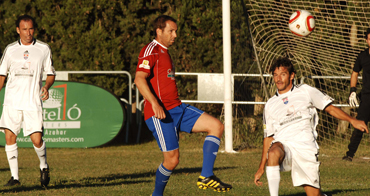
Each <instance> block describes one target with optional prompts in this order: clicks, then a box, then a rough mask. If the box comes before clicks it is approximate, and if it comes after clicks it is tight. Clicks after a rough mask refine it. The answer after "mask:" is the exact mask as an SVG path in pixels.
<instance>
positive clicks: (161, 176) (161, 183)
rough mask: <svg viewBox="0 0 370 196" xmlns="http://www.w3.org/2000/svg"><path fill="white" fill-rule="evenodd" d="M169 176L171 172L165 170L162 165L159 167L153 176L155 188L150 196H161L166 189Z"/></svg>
mask: <svg viewBox="0 0 370 196" xmlns="http://www.w3.org/2000/svg"><path fill="white" fill-rule="evenodd" d="M171 174H172V171H171V170H168V169H166V168H165V167H164V166H163V164H161V165H159V167H158V169H157V172H156V174H155V176H156V178H155V188H154V192H153V194H152V196H163V191H164V188H165V187H166V185H167V182H168V179H170V176H171Z"/></svg>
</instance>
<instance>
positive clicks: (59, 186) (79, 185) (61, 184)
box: [0, 180, 151, 194]
mask: <svg viewBox="0 0 370 196" xmlns="http://www.w3.org/2000/svg"><path fill="white" fill-rule="evenodd" d="M148 182H151V181H150V180H141V181H137V180H135V181H124V182H116V183H106V182H103V183H91V184H89V183H88V184H86V183H85V182H84V181H82V182H81V183H80V182H77V181H74V182H71V181H66V180H65V181H59V182H57V184H56V185H53V186H48V187H47V188H44V187H41V186H39V185H37V186H27V187H25V186H18V187H13V188H11V189H8V190H1V191H0V192H1V193H2V194H4V193H13V192H14V193H16V192H18V193H19V192H27V191H35V190H53V189H66V188H83V187H99V186H101V187H103V186H105V187H107V186H116V185H122V184H137V183H148Z"/></svg>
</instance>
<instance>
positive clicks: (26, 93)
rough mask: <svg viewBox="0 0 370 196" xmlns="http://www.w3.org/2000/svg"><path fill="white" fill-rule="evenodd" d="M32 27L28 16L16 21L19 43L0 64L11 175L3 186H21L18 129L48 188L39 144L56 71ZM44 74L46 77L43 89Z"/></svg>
mask: <svg viewBox="0 0 370 196" xmlns="http://www.w3.org/2000/svg"><path fill="white" fill-rule="evenodd" d="M35 26H36V23H35V20H34V19H33V18H32V17H31V16H28V15H22V16H20V17H18V19H17V21H16V27H17V28H16V29H17V33H18V34H19V37H20V39H19V40H18V41H16V42H14V43H12V44H9V45H8V46H7V47H6V49H5V50H4V53H3V56H2V58H1V62H0V63H1V64H0V89H2V88H3V86H4V83H5V79H6V78H7V83H6V89H5V97H4V103H3V113H2V115H1V119H0V131H2V132H4V133H5V140H6V145H5V151H6V155H7V157H8V162H9V167H10V172H11V175H12V177H11V178H10V180H9V181H8V183H7V184H5V186H14V185H20V182H19V175H18V147H17V143H16V139H17V135H18V134H19V133H20V130H21V125H23V134H24V136H30V138H31V140H32V143H33V146H34V149H35V151H36V154H37V156H38V157H39V160H40V175H41V177H40V182H41V185H42V186H47V185H48V184H49V181H50V176H49V166H48V164H47V161H46V147H45V142H44V141H43V140H42V135H43V119H42V101H44V100H47V99H48V98H49V92H48V89H49V88H50V87H51V86H52V85H53V83H54V80H55V70H54V67H53V63H52V59H51V50H50V47H49V46H48V45H47V44H46V43H43V42H41V41H39V40H36V39H34V38H33V34H34V31H35ZM43 72H45V73H46V74H47V77H46V82H45V85H44V86H42V75H43ZM22 123H23V124H22Z"/></svg>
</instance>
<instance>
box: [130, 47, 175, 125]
mask: <svg viewBox="0 0 370 196" xmlns="http://www.w3.org/2000/svg"><path fill="white" fill-rule="evenodd" d="M138 71H143V72H146V73H148V74H149V77H148V78H147V81H148V85H149V88H150V89H151V91H152V93H153V94H155V95H156V96H157V98H158V100H159V101H160V102H161V103H162V104H163V106H164V107H165V108H166V110H170V109H172V108H174V107H176V106H178V105H180V104H181V101H180V99H179V95H178V91H177V86H176V80H175V67H174V66H173V63H172V60H171V56H170V54H168V50H167V48H166V47H164V46H163V45H161V44H160V43H158V42H157V41H156V40H153V41H152V42H150V43H149V44H147V45H146V46H145V47H144V48H143V49H141V52H140V55H139V62H138V64H137V67H136V72H138ZM152 116H154V112H153V110H152V105H151V104H150V103H149V101H147V100H145V102H144V119H145V120H147V119H148V118H150V117H152Z"/></svg>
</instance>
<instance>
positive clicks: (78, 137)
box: [0, 81, 126, 148]
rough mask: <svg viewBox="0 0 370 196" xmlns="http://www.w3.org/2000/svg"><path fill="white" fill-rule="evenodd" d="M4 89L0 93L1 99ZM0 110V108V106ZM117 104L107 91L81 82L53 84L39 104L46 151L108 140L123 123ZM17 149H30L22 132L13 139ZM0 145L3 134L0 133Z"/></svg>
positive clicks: (119, 106)
mask: <svg viewBox="0 0 370 196" xmlns="http://www.w3.org/2000/svg"><path fill="white" fill-rule="evenodd" d="M4 94H5V88H4V89H2V90H1V92H0V101H1V102H2V101H3V100H4ZM0 109H1V111H0V113H2V109H3V106H2V104H1V108H0ZM125 118H126V116H125V112H124V109H123V107H122V104H121V101H120V100H119V99H118V98H117V97H116V96H115V95H113V94H112V93H110V92H109V91H107V90H105V89H103V88H100V87H97V86H94V85H90V84H85V83H79V82H67V81H63V82H61V81H56V82H54V85H53V86H52V87H51V88H50V89H49V99H48V100H46V101H44V103H43V120H44V137H43V139H44V140H45V142H46V145H47V147H48V148H50V147H68V148H86V147H95V146H100V145H103V144H105V143H107V142H109V141H111V140H112V139H113V138H114V137H115V136H116V135H117V134H118V133H119V131H120V130H121V128H122V127H123V125H124V122H125ZM17 144H18V146H19V147H33V145H32V142H31V139H30V137H29V136H27V137H24V136H23V131H22V132H21V133H20V134H19V135H18V137H17ZM0 145H3V146H4V145H5V135H4V133H2V132H0Z"/></svg>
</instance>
